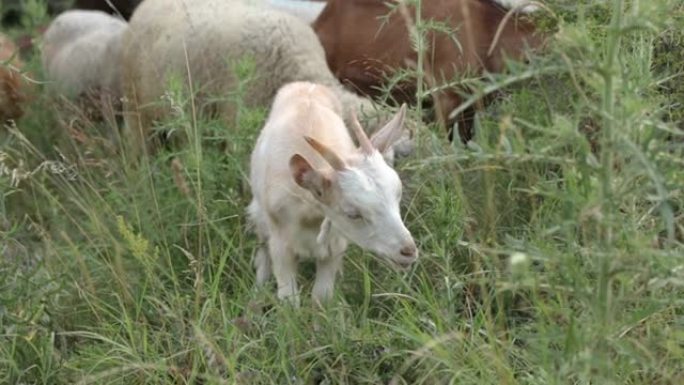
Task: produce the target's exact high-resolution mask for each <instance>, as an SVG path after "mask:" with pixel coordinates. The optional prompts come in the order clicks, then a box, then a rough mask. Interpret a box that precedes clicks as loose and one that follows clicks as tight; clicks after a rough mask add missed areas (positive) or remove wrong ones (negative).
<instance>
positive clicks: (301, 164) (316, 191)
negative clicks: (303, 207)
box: [290, 154, 331, 201]
mask: <svg viewBox="0 0 684 385" xmlns="http://www.w3.org/2000/svg"><path fill="white" fill-rule="evenodd" d="M290 172H291V173H292V178H293V179H294V181H295V183H297V185H298V186H300V187H302V188H304V189H306V190H309V191H310V192H311V194H313V196H314V197H315V198H316V199H318V200H319V201H325V197H327V196H329V194H328V192H329V191H330V186H331V182H330V179H329V178H328V177H326V176H325V175H323V173H321V172H320V171H318V170H316V169H315V168H313V167H312V166H311V163H309V161H307V160H306V159H305V158H304V157H303V156H301V155H299V154H294V155H292V158H290Z"/></svg>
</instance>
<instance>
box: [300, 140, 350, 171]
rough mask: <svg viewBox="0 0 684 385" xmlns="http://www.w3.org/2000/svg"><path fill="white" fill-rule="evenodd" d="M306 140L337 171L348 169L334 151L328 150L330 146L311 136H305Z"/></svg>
mask: <svg viewBox="0 0 684 385" xmlns="http://www.w3.org/2000/svg"><path fill="white" fill-rule="evenodd" d="M304 140H306V142H307V143H309V145H310V146H311V147H313V149H314V150H316V152H318V153H319V154H321V156H322V157H323V158H324V159H325V160H326V162H328V164H330V166H331V167H332V168H333V169H335V170H336V171H342V170H344V169H346V168H347V166H346V165H345V164H344V161H343V160H342V159H340V157H339V156H337V154H335V152H334V151H333V150H331V149H330V148H328V146H326V145H324V144H323V143H321V142H319V141H317V140H316V139H314V138H312V137H310V136H306V135H305V136H304Z"/></svg>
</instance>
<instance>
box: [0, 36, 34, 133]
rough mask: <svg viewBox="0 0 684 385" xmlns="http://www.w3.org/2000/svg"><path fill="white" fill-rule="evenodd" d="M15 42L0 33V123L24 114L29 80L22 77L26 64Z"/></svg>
mask: <svg viewBox="0 0 684 385" xmlns="http://www.w3.org/2000/svg"><path fill="white" fill-rule="evenodd" d="M18 55H19V51H18V50H17V47H16V46H15V44H14V42H12V40H11V39H10V38H9V37H8V36H7V35H5V34H3V33H0V125H2V124H3V123H4V122H5V121H7V120H10V119H12V120H16V119H19V118H20V117H21V116H22V115H23V114H24V106H23V104H24V103H25V102H26V91H27V86H28V84H27V82H26V80H25V79H23V78H22V74H21V72H20V71H21V69H22V68H23V66H24V64H23V63H22V61H21V60H20V59H19V56H18Z"/></svg>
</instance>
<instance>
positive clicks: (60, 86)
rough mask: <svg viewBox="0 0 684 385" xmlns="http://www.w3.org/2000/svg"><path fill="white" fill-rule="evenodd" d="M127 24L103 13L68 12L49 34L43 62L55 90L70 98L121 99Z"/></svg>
mask: <svg viewBox="0 0 684 385" xmlns="http://www.w3.org/2000/svg"><path fill="white" fill-rule="evenodd" d="M126 27H127V24H126V22H124V21H123V20H121V19H119V18H117V17H114V16H111V15H109V14H107V13H104V12H100V11H67V12H64V13H62V14H60V15H59V16H57V18H55V20H54V21H52V23H50V26H49V27H48V29H47V30H46V31H45V34H44V37H43V44H42V51H41V55H42V62H43V67H44V68H45V72H46V75H47V77H48V78H49V79H50V80H51V81H54V85H55V88H56V89H57V90H58V91H59V92H61V93H63V94H65V95H67V96H81V95H83V94H86V93H90V92H94V91H96V92H100V93H103V94H107V95H109V96H111V97H112V98H114V99H119V98H120V97H121V95H122V91H121V59H120V54H121V38H122V36H123V32H124V31H125V30H126Z"/></svg>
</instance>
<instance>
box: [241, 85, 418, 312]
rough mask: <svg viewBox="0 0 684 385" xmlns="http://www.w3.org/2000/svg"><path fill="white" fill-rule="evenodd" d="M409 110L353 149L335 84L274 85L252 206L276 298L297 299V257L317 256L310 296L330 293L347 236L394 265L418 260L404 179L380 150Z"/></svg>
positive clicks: (262, 277) (255, 158)
mask: <svg viewBox="0 0 684 385" xmlns="http://www.w3.org/2000/svg"><path fill="white" fill-rule="evenodd" d="M405 112H406V107H405V106H402V108H401V109H400V111H399V113H398V114H396V115H395V116H394V118H392V120H391V121H390V122H389V123H387V125H385V126H384V127H383V128H382V129H380V130H379V131H378V132H377V133H376V134H374V135H373V136H372V138H371V139H368V137H367V136H366V134H365V132H364V131H363V129H362V128H361V126H360V124H359V123H358V122H357V121H355V120H354V123H353V124H354V126H353V128H354V130H353V131H354V133H355V135H356V137H357V139H358V141H359V143H360V148H357V147H356V146H355V145H354V142H353V141H352V139H351V137H350V135H349V132H348V130H347V128H346V126H345V124H344V122H343V120H342V118H341V117H340V114H341V113H342V105H341V103H340V101H339V99H338V98H337V97H336V96H335V93H334V91H333V90H332V89H330V88H328V87H326V86H323V85H320V84H314V83H309V82H294V83H291V84H288V85H285V86H284V87H282V88H281V89H280V91H278V93H277V95H276V96H275V99H274V101H273V106H272V108H271V112H270V114H269V117H268V120H267V122H266V125H265V126H264V128H263V130H262V131H261V134H260V135H259V138H258V139H257V142H256V145H255V147H254V151H253V152H252V158H251V168H250V181H251V187H252V194H253V199H252V202H251V204H250V205H249V208H248V214H249V217H250V219H251V222H252V223H253V224H254V225H255V228H256V232H257V235H258V237H259V238H260V240H261V241H262V242H264V243H266V247H261V248H259V249H258V250H257V252H256V254H255V260H254V265H255V267H256V274H257V276H256V281H257V284H259V285H263V284H264V283H265V282H266V281H267V280H268V279H269V277H270V275H271V272H272V273H273V274H274V275H275V278H276V281H277V283H278V298H281V299H284V298H291V299H293V300H294V301H295V303H297V304H298V302H299V300H298V298H299V297H298V289H297V283H296V273H297V258H298V257H299V258H312V259H314V260H315V261H316V279H315V283H314V287H313V292H312V295H313V298H314V300H315V301H318V302H323V301H325V300H327V299H329V298H330V297H331V296H332V292H333V287H334V283H335V277H336V275H337V273H338V272H339V271H340V269H341V267H342V258H343V256H344V252H345V250H346V249H347V244H348V242H349V241H351V242H354V243H356V244H357V245H359V246H361V247H363V248H365V249H369V250H371V251H373V252H375V253H377V254H378V255H380V256H381V257H383V258H385V259H387V260H389V261H390V262H393V263H395V264H396V265H398V266H400V267H408V266H409V265H410V264H411V263H413V262H414V261H415V260H416V258H417V257H418V250H417V248H416V244H415V243H414V240H413V238H412V236H411V233H410V232H409V231H408V230H407V229H406V226H404V223H403V222H402V219H401V214H400V212H399V201H400V199H401V192H402V185H401V180H400V179H399V176H398V175H397V173H396V172H395V171H394V170H393V169H392V168H391V167H390V166H388V165H387V163H385V161H384V159H383V157H382V156H381V155H380V153H382V152H383V151H384V150H385V149H387V148H388V147H390V146H392V144H393V142H394V141H396V140H397V139H398V138H399V137H400V136H401V132H402V124H403V121H404V115H405Z"/></svg>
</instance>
